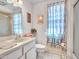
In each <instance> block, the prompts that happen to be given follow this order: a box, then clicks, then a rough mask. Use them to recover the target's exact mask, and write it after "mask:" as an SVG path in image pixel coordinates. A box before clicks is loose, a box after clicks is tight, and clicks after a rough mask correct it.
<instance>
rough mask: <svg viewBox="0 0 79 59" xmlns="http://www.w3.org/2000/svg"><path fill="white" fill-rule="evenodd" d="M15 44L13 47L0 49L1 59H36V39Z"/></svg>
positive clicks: (25, 39)
mask: <svg viewBox="0 0 79 59" xmlns="http://www.w3.org/2000/svg"><path fill="white" fill-rule="evenodd" d="M13 42H15V43H16V45H14V46H13V47H10V48H2V49H0V59H36V49H35V38H30V39H29V38H24V40H22V41H19V40H15V41H13Z"/></svg>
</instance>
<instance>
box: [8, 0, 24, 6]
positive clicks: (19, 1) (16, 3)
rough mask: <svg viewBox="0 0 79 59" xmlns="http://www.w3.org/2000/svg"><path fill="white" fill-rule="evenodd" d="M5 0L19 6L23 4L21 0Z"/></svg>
mask: <svg viewBox="0 0 79 59" xmlns="http://www.w3.org/2000/svg"><path fill="white" fill-rule="evenodd" d="M7 2H8V3H11V4H13V5H14V6H21V5H22V4H23V1H22V0H7Z"/></svg>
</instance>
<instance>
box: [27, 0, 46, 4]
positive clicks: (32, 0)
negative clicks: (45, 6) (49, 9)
mask: <svg viewBox="0 0 79 59" xmlns="http://www.w3.org/2000/svg"><path fill="white" fill-rule="evenodd" d="M27 1H28V2H30V3H33V4H34V3H39V2H42V1H46V0H27Z"/></svg>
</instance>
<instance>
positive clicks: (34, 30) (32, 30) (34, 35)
mask: <svg viewBox="0 0 79 59" xmlns="http://www.w3.org/2000/svg"><path fill="white" fill-rule="evenodd" d="M31 33H32V35H33V37H36V34H37V30H36V29H35V28H32V29H31Z"/></svg>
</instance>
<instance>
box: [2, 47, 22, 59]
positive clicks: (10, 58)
mask: <svg viewBox="0 0 79 59" xmlns="http://www.w3.org/2000/svg"><path fill="white" fill-rule="evenodd" d="M21 56H22V49H21V48H19V49H17V50H16V51H13V52H11V53H9V54H8V55H6V56H4V57H2V58H1V59H19V58H20V57H21Z"/></svg>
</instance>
